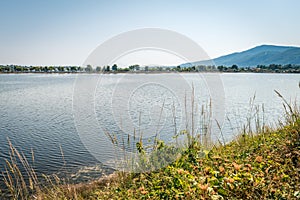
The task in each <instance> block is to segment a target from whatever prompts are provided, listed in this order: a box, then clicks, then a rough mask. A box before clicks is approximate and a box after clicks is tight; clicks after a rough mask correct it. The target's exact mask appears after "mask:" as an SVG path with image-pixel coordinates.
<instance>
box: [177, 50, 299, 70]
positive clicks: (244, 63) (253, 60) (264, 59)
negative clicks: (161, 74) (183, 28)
mask: <svg viewBox="0 0 300 200" xmlns="http://www.w3.org/2000/svg"><path fill="white" fill-rule="evenodd" d="M212 63H214V64H215V65H216V66H219V65H224V66H232V65H234V64H235V65H238V66H239V67H256V66H257V65H270V64H282V65H285V64H300V47H292V46H275V45H261V46H257V47H254V48H252V49H248V50H246V51H242V52H237V53H232V54H228V55H225V56H221V57H218V58H215V59H212V60H204V61H197V62H193V63H191V64H192V65H211V64H212ZM187 65H188V64H187V63H186V64H183V65H181V66H183V67H184V66H187ZM189 65H190V64H189Z"/></svg>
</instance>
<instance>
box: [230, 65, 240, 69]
mask: <svg viewBox="0 0 300 200" xmlns="http://www.w3.org/2000/svg"><path fill="white" fill-rule="evenodd" d="M238 68H239V67H238V66H237V65H232V66H231V69H236V70H237V69H238Z"/></svg>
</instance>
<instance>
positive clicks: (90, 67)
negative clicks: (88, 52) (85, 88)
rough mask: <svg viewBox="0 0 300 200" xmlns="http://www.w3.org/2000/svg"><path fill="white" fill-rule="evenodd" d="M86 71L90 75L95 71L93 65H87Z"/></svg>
mask: <svg viewBox="0 0 300 200" xmlns="http://www.w3.org/2000/svg"><path fill="white" fill-rule="evenodd" d="M85 71H86V72H89V73H90V72H92V71H93V68H92V66H91V65H87V66H86V68H85Z"/></svg>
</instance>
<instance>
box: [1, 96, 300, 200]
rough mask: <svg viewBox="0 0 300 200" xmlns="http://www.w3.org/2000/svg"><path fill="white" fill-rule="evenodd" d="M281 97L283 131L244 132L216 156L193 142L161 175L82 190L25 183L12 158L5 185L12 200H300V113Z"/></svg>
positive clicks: (54, 182)
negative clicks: (283, 116)
mask: <svg viewBox="0 0 300 200" xmlns="http://www.w3.org/2000/svg"><path fill="white" fill-rule="evenodd" d="M277 94H278V95H279V97H280V98H282V99H283V102H284V108H285V114H286V117H285V121H284V122H279V126H278V128H276V129H271V128H268V127H266V126H265V125H263V126H264V127H258V128H256V129H257V130H258V131H257V132H254V131H253V130H252V129H251V131H250V129H249V131H250V132H249V131H248V132H247V131H245V130H246V129H244V130H243V131H242V133H241V135H239V136H238V137H237V138H236V139H235V140H233V141H232V142H230V143H228V144H226V145H222V144H221V143H220V144H219V145H215V146H213V148H212V149H211V150H210V151H203V146H202V145H201V143H200V142H199V140H196V139H193V140H192V141H191V143H190V144H189V146H188V147H187V148H186V150H185V151H184V152H183V154H182V156H181V157H180V158H178V159H177V160H175V161H174V162H173V163H171V164H169V165H167V166H166V167H164V168H161V169H158V170H156V171H151V172H143V173H125V172H117V173H115V174H112V175H111V176H109V177H106V178H102V179H101V180H99V181H94V182H91V183H89V184H77V185H68V184H66V183H64V182H63V181H61V180H60V179H59V178H58V177H46V180H47V182H48V183H50V184H48V185H47V186H40V184H39V182H38V180H37V179H33V178H32V180H31V182H30V181H29V182H28V181H27V182H26V181H24V179H22V175H21V174H19V172H18V168H17V165H15V164H16V160H15V158H14V157H13V156H12V158H11V160H10V161H7V165H8V168H7V170H6V172H5V173H3V176H4V177H5V183H6V185H7V186H8V188H10V192H11V196H10V197H11V198H12V199H80V200H81V199H299V198H300V176H299V174H300V113H299V110H298V109H297V105H294V106H291V105H290V104H288V103H287V102H286V101H285V100H284V98H283V97H282V96H281V95H280V93H277ZM248 123H250V122H248ZM256 124H257V123H256ZM261 124H264V123H261ZM249 127H250V126H249ZM11 148H12V152H14V155H15V156H16V157H17V158H19V159H20V160H23V161H24V164H25V166H26V167H27V169H29V170H27V173H28V175H29V177H36V175H35V174H34V169H32V168H30V166H28V165H27V164H26V163H28V162H26V158H24V157H23V156H22V155H21V154H20V153H18V151H17V150H16V149H14V148H13V147H12V145H11ZM161 148H163V149H164V150H166V151H168V150H169V148H170V147H168V146H167V145H161ZM22 163H23V162H22Z"/></svg>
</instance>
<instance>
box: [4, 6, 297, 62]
mask: <svg viewBox="0 0 300 200" xmlns="http://www.w3.org/2000/svg"><path fill="white" fill-rule="evenodd" d="M0 8H1V11H0V27H1V29H0V64H23V65H81V64H82V63H83V62H84V60H85V59H86V58H87V56H88V55H89V54H90V53H91V52H92V51H93V50H94V49H95V48H96V47H97V46H98V45H99V44H101V43H102V42H104V41H105V40H107V39H109V38H110V37H112V36H115V35H117V34H119V33H122V32H126V31H130V30H133V29H139V28H149V27H154V28H163V29H169V30H173V31H176V32H179V33H181V34H184V35H186V36H187V37H189V38H191V39H192V40H194V41H196V42H197V43H198V44H199V45H200V46H201V47H202V48H203V49H204V50H205V51H206V52H207V53H208V55H209V56H210V57H212V58H214V57H218V56H221V55H224V54H228V53H232V52H236V51H242V50H246V49H248V48H250V47H254V46H256V45H260V44H278V45H293V46H300V25H299V20H300V12H299V8H300V1H298V0H285V1H284V0H280V1H279V0H252V1H238V0H236V1H233V0H224V1H221V0H219V1H216V0H210V1H208V0H207V1H201V0H198V1H196V0H195V1H176V0H169V1H162V0H160V1H159V0H151V1H137V0H136V1H134V0H132V1H130V0H127V1H126V0H111V1H108V0H105V1H104V0H103V1H102V0H93V1H91V0H86V1H84V0H27V1H23V0H20V1H17V0H1V1H0Z"/></svg>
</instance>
